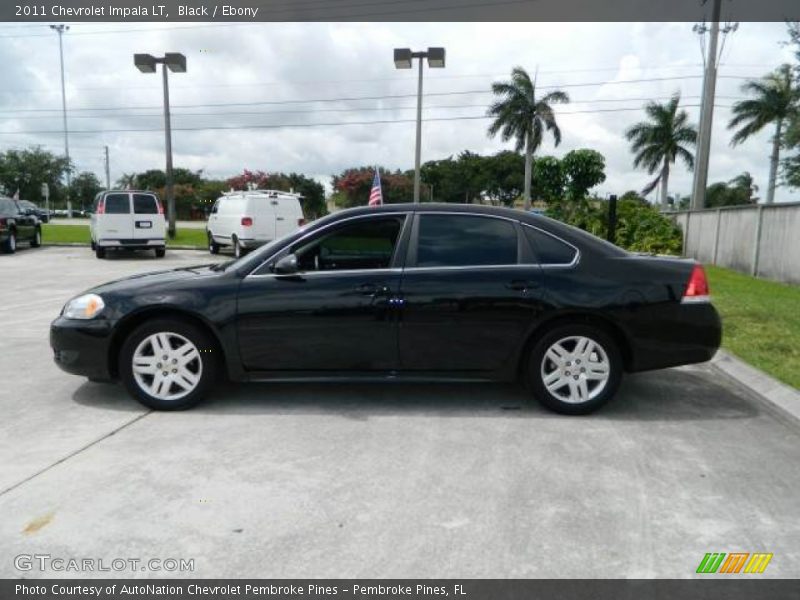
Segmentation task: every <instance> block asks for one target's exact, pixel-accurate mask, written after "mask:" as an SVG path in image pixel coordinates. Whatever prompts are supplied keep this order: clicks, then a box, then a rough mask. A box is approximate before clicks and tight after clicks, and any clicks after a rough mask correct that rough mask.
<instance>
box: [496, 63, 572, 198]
mask: <svg viewBox="0 0 800 600" xmlns="http://www.w3.org/2000/svg"><path fill="white" fill-rule="evenodd" d="M492 92H493V93H494V95H495V96H499V97H500V100H497V101H495V102H493V103H492V105H491V106H490V107H489V111H488V113H487V114H488V115H489V116H490V117H494V121H493V122H492V124H491V125H490V126H489V136H490V137H494V136H495V135H497V133H498V132H499V133H500V135H501V137H502V139H503V141H504V142H507V141H508V140H510V139H512V138H514V141H515V143H516V151H517V152H519V151H521V150H522V149H523V148H524V149H525V182H524V186H523V187H524V192H523V198H524V200H525V210H529V209H530V207H531V177H532V173H533V168H532V167H533V153H534V152H536V149H537V148H539V146H541V145H542V136H543V134H544V132H545V131H550V132H552V134H553V140H554V141H555V144H556V146H558V145H559V144H560V143H561V130H560V129H559V128H558V124H557V123H556V115H555V113H554V112H553V108H552V107H551V106H550V105H551V104H556V103H567V102H569V96H568V95H567V94H566V93H564V92H562V91H560V90H555V91H552V92H550V93H548V94H546V95H544V96H542V97H541V98H538V99H537V97H536V81H535V80H531V78H530V75H528V73H527V71H525V69H523V68H522V67H514V69H513V70H512V71H511V81H496V82H494V83H493V84H492Z"/></svg>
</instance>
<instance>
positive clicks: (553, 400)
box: [527, 325, 623, 415]
mask: <svg viewBox="0 0 800 600" xmlns="http://www.w3.org/2000/svg"><path fill="white" fill-rule="evenodd" d="M581 350H583V352H582V354H583V355H580V354H576V352H581ZM557 359H560V360H557ZM622 367H623V365H622V356H621V354H620V351H619V348H618V347H617V344H616V343H615V342H614V339H613V338H612V337H611V336H610V335H609V334H608V333H606V332H605V331H604V330H603V329H601V328H599V327H595V326H592V325H561V326H557V327H554V328H553V329H551V330H550V331H548V332H546V333H545V334H544V335H543V336H542V337H541V338H540V339H539V340H538V341H537V342H536V344H535V345H534V346H533V348H532V349H531V352H530V355H529V357H528V364H527V378H528V382H529V384H530V387H531V389H532V391H533V394H534V396H535V397H536V398H537V399H538V400H539V402H540V403H541V404H543V405H544V406H545V407H547V408H549V409H550V410H553V411H555V412H557V413H561V414H565V415H583V414H587V413H590V412H592V411H594V410H597V409H598V408H600V407H601V406H603V405H604V404H605V403H606V402H608V401H609V400H610V399H611V398H613V397H614V394H616V392H617V389H618V388H619V384H620V382H621V381H622ZM548 376H549V380H548ZM548 386H549V389H548Z"/></svg>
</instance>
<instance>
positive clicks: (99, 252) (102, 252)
mask: <svg viewBox="0 0 800 600" xmlns="http://www.w3.org/2000/svg"><path fill="white" fill-rule="evenodd" d="M94 255H95V256H96V257H97V258H105V257H106V249H105V248H103V247H102V246H98V245H97V244H95V247H94Z"/></svg>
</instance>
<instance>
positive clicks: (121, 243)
mask: <svg viewBox="0 0 800 600" xmlns="http://www.w3.org/2000/svg"><path fill="white" fill-rule="evenodd" d="M166 244H167V241H166V240H165V239H164V238H153V239H109V238H102V239H100V240H98V241H97V245H98V246H99V247H101V248H133V249H135V248H161V247H163V246H166Z"/></svg>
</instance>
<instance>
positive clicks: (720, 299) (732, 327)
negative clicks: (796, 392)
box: [705, 266, 800, 388]
mask: <svg viewBox="0 0 800 600" xmlns="http://www.w3.org/2000/svg"><path fill="white" fill-rule="evenodd" d="M705 268H706V273H707V274H708V279H709V285H710V286H711V300H712V302H713V303H714V306H716V307H717V310H719V312H720V314H721V315H722V326H723V333H722V345H723V347H724V348H725V349H726V350H729V351H730V352H732V353H733V354H735V355H736V356H738V357H739V358H741V359H742V360H744V361H746V362H748V363H750V364H751V365H753V366H754V367H757V368H759V369H761V370H762V371H765V372H767V373H769V374H770V375H772V376H773V377H776V378H778V379H780V380H781V381H783V382H784V383H788V384H789V385H791V386H794V387H796V388H800V286H795V285H787V284H783V283H776V282H774V281H767V280H764V279H756V278H755V277H750V276H748V275H742V274H741V273H737V272H735V271H731V270H728V269H722V268H719V267H711V266H707V267H705Z"/></svg>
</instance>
